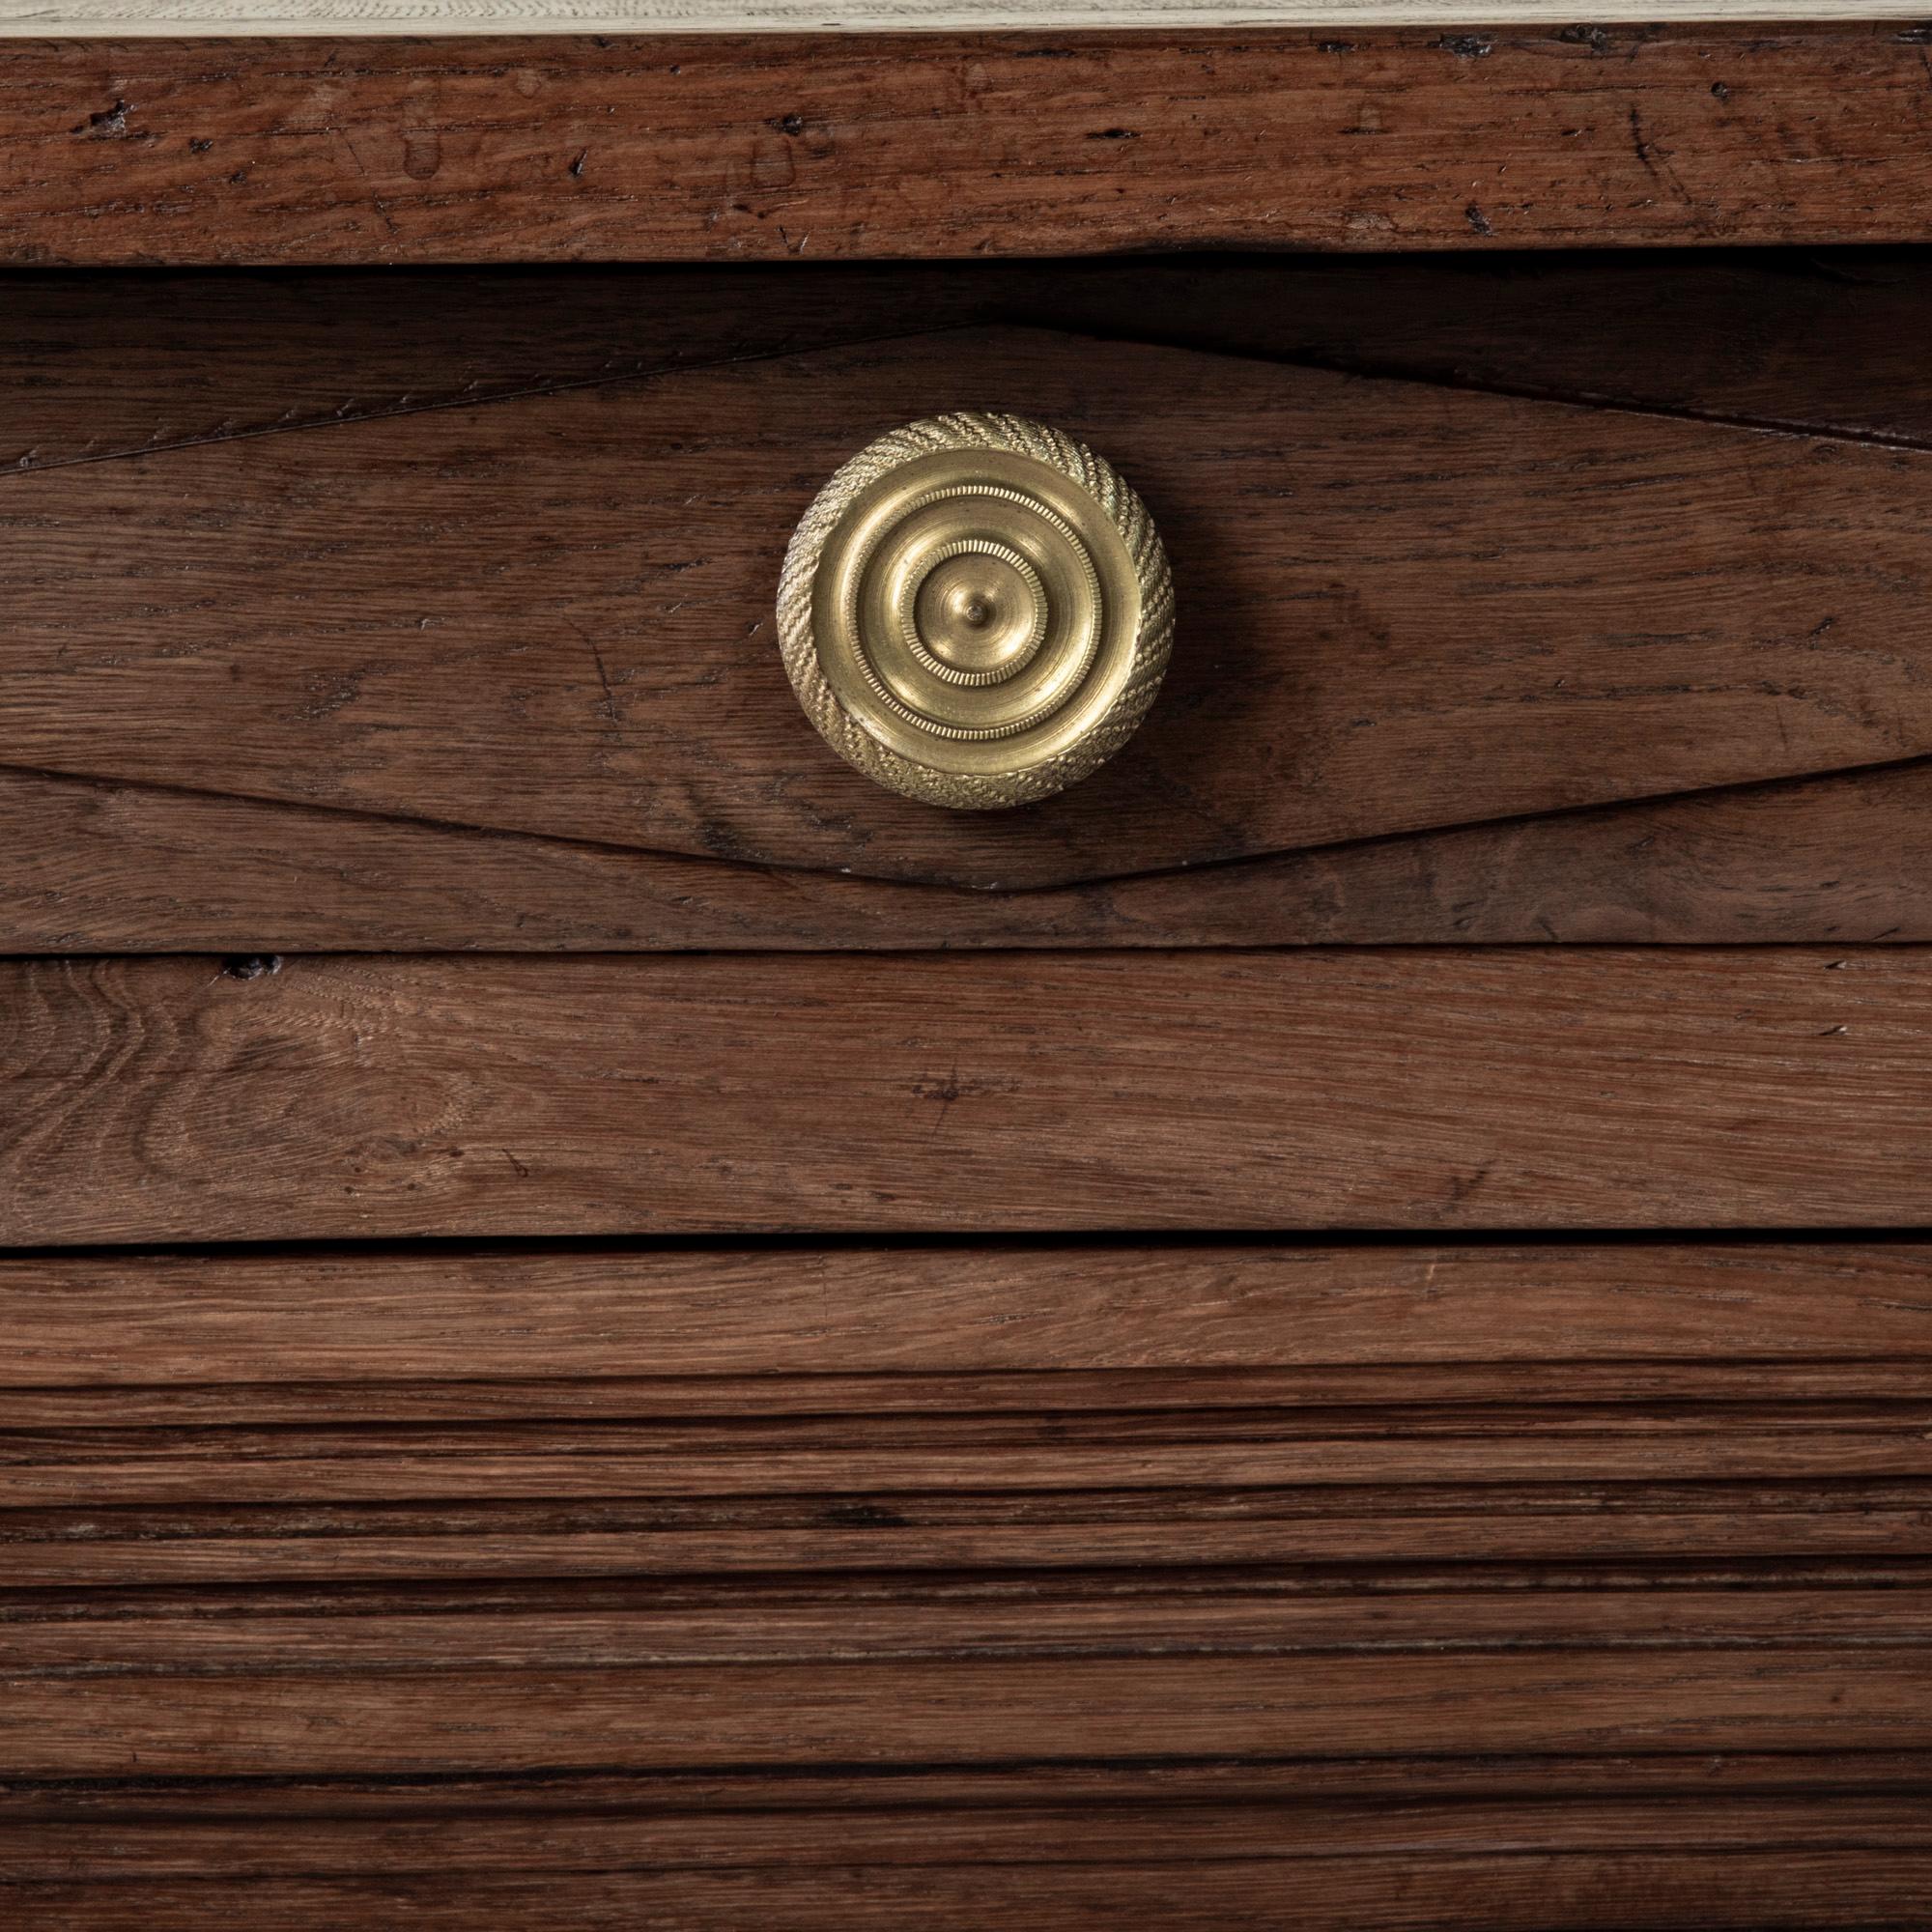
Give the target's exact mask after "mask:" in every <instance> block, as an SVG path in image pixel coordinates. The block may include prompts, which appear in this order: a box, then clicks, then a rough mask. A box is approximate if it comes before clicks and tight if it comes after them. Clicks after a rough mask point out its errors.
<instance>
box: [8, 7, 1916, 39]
mask: <svg viewBox="0 0 1932 1932" xmlns="http://www.w3.org/2000/svg"><path fill="white" fill-rule="evenodd" d="M1928 18H1932V0H1264V4H1261V5H1255V6H1247V7H1240V6H1229V5H1228V4H1227V0H1032V3H1031V4H1029V0H848V4H841V0H0V38H15V39H19V38H27V37H36V38H39V37H47V38H56V37H79V38H83V39H84V38H89V37H97V36H98V37H109V36H111V37H113V38H116V39H122V38H138V37H146V38H156V39H158V38H165V37H169V36H180V37H183V38H186V37H189V36H193V35H236V34H239V35H268V34H291V35H323V34H421V35H441V34H589V33H653V32H657V33H739V34H742V33H767V32H781V33H810V32H819V33H826V32H830V33H867V32H870V33H882V32H906V31H921V32H931V33H940V32H948V31H952V32H958V31H969V32H970V31H975V30H978V31H1006V32H1018V31H1025V32H1049V33H1051V32H1064V31H1070V30H1073V29H1078V28H1083V27H1085V28H1122V27H1166V28H1189V29H1193V28H1202V27H1270V26H1274V27H1331V26H1332V27H1371V26H1443V27H1447V26H1482V27H1506V26H1515V25H1531V24H1545V25H1569V24H1572V23H1574V22H1578V21H1582V22H1586V23H1588V24H1591V25H1596V24H1605V25H1610V24H1618V23H1625V24H1628V23H1633V22H1659V23H1661V22H1666V21H1703V22H1719V21H1727V20H1728V21H1743V22H1748V21H1759V22H1772V21H1812V22H1826V23H1829V22H1832V21H1841V22H1852V21H1859V20H1924V19H1928Z"/></svg>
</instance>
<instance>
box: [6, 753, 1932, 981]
mask: <svg viewBox="0 0 1932 1932" xmlns="http://www.w3.org/2000/svg"><path fill="white" fill-rule="evenodd" d="M0 849H4V850H5V851H6V853H7V855H8V856H7V859H6V861H5V863H4V865H0V951H4V952H13V953H50V954H66V953H72V952H184V951H200V950H204V949H206V950H213V951H219V952H225V953H228V954H230V955H233V956H235V957H237V958H246V957H268V956H270V955H274V954H279V953H284V952H319V951H327V952H388V951H424V950H428V951H440V952H464V951H477V950H481V951H486V952H706V951H710V952H753V951H762V952H824V951H853V952H908V951H921V950H927V949H941V950H945V949H974V950H983V949H988V948H999V947H1029V948H1031V947H1099V946H1104V947H1116V948H1128V947H1131V948H1147V947H1180V946H1307V945H1321V946H1332V945H1342V946H1390V945H1459V944H1466V945H1544V944H1548V943H1551V942H1559V941H1560V942H1564V943H1590V944H1612V945H1623V944H1635V945H1643V944H1650V945H1658V944H1664V945H1701V946H1713V945H1726V944H1735V945H1757V944H1805V943H1817V944H1837V945H1848V944H1865V943H1870V942H1874V941H1877V942H1926V941H1932V768H1928V767H1927V766H1925V765H1922V764H1909V765H1902V766H1897V767H1894V768H1891V769H1889V770H1881V771H1869V772H1856V773H1845V774H1840V775H1836V776H1833V777H1831V778H1822V779H1804V780H1794V781H1785V782H1782V783H1776V784H1771V785H1762V786H1745V787H1740V788H1737V789H1734V790H1727V791H1719V792H1714V793H1704V794H1697V795H1693V796H1690V797H1687V798H1680V799H1668V800H1658V801H1651V802H1646V803H1639V804H1633V805H1627V806H1615V807H1610V808H1606V809H1603V810H1595V811H1575V812H1564V813H1559V814H1555V815H1552V816H1549V817H1545V818H1535V819H1519V820H1515V821H1512V822H1510V823H1508V824H1503V825H1482V826H1469V827H1463V828H1458V829H1453V830H1447V831H1441V832H1434V833H1424V834H1418V835H1415V836H1412V837H1409V838H1388V839H1380V840H1375V841H1371V842H1367V843H1363V844H1356V845H1341V846H1329V847H1326V848H1323V849H1321V850H1320V851H1314V852H1302V853H1292V854H1286V855H1283V856H1279V857H1276V858H1271V859H1259V860H1250V861H1246V862H1243V863H1238V864H1235V865H1227V866H1213V867H1203V868H1198V869H1194V870H1189V871H1182V872H1167V873H1156V874H1152V875H1150V876H1147V877H1143V878H1138V879H1115V880H1109V881H1106V882H1104V883H1098V884H1091V885H1085V886H1075V887H1070V888H1067V889H1065V890H1063V891H1037V892H1030V893H973V892H966V891H958V890H952V889H949V888H946V887H940V886H918V885H903V884H897V883H895V882H892V881H887V880H870V879H854V878H837V877H832V876H829V875H826V874H824V873H818V872H811V871H776V870H772V869H768V868H765V867H752V866H742V865H733V864H730V863H727V862H725V861H722V860H705V859H686V858H680V857H677V856H675V855H673V854H668V853H657V852H622V851H616V850H613V849H611V848H610V847H605V846H597V845H591V844H582V843H577V842H573V841H571V840H568V839H556V838H533V837H528V836H522V835H514V834H505V833H484V832H472V831H465V830H463V829H461V828H459V827H452V826H430V825H412V824H410V823H408V822H406V821H403V820H398V819H386V818H379V817H374V816H370V815H365V814H360V813H355V812H342V811H332V810H316V809H312V808H307V807H300V806H290V805H280V804H271V803H269V802H267V801H264V800H256V799H234V798H220V797H214V796H206V795H197V794H192V793H186V792H170V791H166V790H162V789H159V788H157V787H154V786H149V785H124V784H114V783H108V782H100V781H90V780H81V779H56V778H45V777H42V776H39V775H36V774H25V773H10V772H5V771H0Z"/></svg>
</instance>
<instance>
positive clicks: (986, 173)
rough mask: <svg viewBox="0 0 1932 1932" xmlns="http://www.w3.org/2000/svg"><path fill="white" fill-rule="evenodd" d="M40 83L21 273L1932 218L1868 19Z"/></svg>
mask: <svg viewBox="0 0 1932 1932" xmlns="http://www.w3.org/2000/svg"><path fill="white" fill-rule="evenodd" d="M14 48H15V49H16V51H14V53H12V54H11V55H10V62H9V71H8V73H7V75H6V76H5V78H4V80H0V140H5V141H6V142H7V143H8V145H9V147H10V148H11V149H12V151H13V153H14V155H15V156H16V157H17V161H18V165H17V167H16V171H15V177H14V182H13V184H12V185H11V187H10V188H9V189H8V190H7V191H6V192H4V194H0V217H4V218H5V226H4V230H0V232H4V233H5V235H6V237H7V241H6V242H5V244H4V248H0V259H4V260H8V261H11V262H13V263H14V264H16V265H17V264H32V263H43V264H45V263H59V262H68V263H75V264H95V265H115V264H119V265H128V264H136V263H151V264H152V263H168V262H173V263H182V264H185V263H195V262H236V263H323V262H339V263H349V262H358V261H360V262H379V261H380V262H389V261H420V262H429V261H442V262H458V261H467V262H472V263H481V262H490V261H516V260H527V261H561V260H591V259H603V260H639V261H641V260H685V261H694V260H707V259H709V260H726V259H757V258H763V259H769V260H780V261H782V260H797V259H799V258H801V257H802V256H804V255H806V254H807V253H808V251H809V252H810V254H811V255H812V256H813V257H814V258H818V259H825V258H834V257H840V256H843V257H849V258H870V259H885V258H891V257H895V256H897V257H915V256H928V257H948V256H953V257H976V258H977V257H983V256H987V255H1003V254H1004V255H1046V254H1072V253H1107V252H1116V251H1122V250H1132V249H1146V248H1178V247H1200V246H1210V245H1234V246H1252V247H1282V248H1336V249H1354V250H1370V251H1376V250H1387V249H1401V248H1406V249H1441V248H1501V247H1509V246H1518V247H1536V246H1570V247H1574V246H1580V245H1590V244H1592V243H1598V244H1606V245H1631V244H1636V243H1643V242H1652V243H1664V244H1683V243H1690V242H1722V243H1748V242H1788V243H1804V244H1812V245H1816V244H1821V243H1826V242H1833V241H1912V240H1922V239H1924V237H1925V235H1926V233H1927V227H1926V219H1925V214H1924V210H1925V208H1926V206H1927V205H1928V201H1932V195H1928V185H1932V156H1928V155H1927V154H1926V152H1925V150H1924V144H1923V142H1922V139H1921V138H1920V135H1921V133H1922V128H1921V124H1920V116H1921V114H1922V92H1923V84H1924V83H1923V68H1922V62H1923V57H1924V50H1925V40H1924V35H1923V33H1922V31H1921V30H1920V29H1918V28H1914V27H1905V26H1901V25H1899V24H1898V23H1897V22H1896V21H1885V20H1875V19H1868V18H1861V19H1859V20H1857V21H1852V22H1837V23H1833V24H1819V25H1812V24H1807V25H1777V26H1768V25H1764V24H1759V25H1753V26H1742V25H1722V24H1682V25H1677V26H1671V27H1641V26H1633V27H1620V26H1593V27H1564V28H1554V29H1552V28H1548V27H1539V26H1530V27H1521V28H1512V27H1498V28H1492V29H1481V30H1475V31H1471V32H1468V33H1460V34H1459V33H1442V32H1432V31H1431V30H1430V29H1428V28H1420V27H1410V28H1400V27H1378V28H1371V29H1363V30H1360V31H1359V32H1357V33H1355V34H1354V35H1353V36H1352V37H1351V38H1347V39H1344V38H1341V37H1340V36H1339V35H1338V34H1337V33H1336V32H1335V31H1334V30H1332V29H1331V30H1326V31H1324V30H1322V29H1319V28H1301V29H1281V28H1272V27H1269V28H1259V29H1246V30H1228V29H1224V30H1218V31H1217V30H1202V31H1196V32H1190V33H1188V34H1186V35H1185V36H1182V35H1180V34H1179V33H1175V34H1160V35H1151V34H1147V33H1145V32H1126V33H1121V32H1114V33H1091V32H1080V33H1071V34H1067V33H1056V34H1039V33H1030V34H1013V33H1004V34H972V35H959V34H946V33H937V32H935V33H913V34H909V33H894V34H880V35H873V34H862V35H839V34H831V35H826V34H819V35H796V36H792V35H777V36H772V35H757V36H728V35H692V36H677V37H662V36H634V37H627V38H611V37H606V36H602V35H582V36H561V37H558V36H552V37H545V38H524V39H508V40H505V39H494V38H493V39H460V40H451V41H418V40H410V39H403V38H386V39H385V38H373V39H366V40H355V39H348V40H327V41H313V40H306V41H305V40H274V39H270V40H248V39H228V40H193V41H172V40H169V41H163V40H122V41H93V40H68V41H19V42H16V43H14ZM318 101H322V102H324V103H325V104H326V106H327V112H326V113H325V114H323V115H320V116H319V115H317V114H316V113H315V112H314V109H315V106H316V105H317V103H318ZM1365 111H1366V113H1367V114H1368V116H1369V119H1368V120H1367V121H1365V120H1364V118H1363V117H1364V112H1365ZM1389 133H1397V134H1400V135H1404V136H1406V138H1404V139H1400V140H1397V141H1395V142H1392V143H1391V142H1387V141H1382V140H1377V139H1364V138H1362V137H1363V136H1365V135H1378V134H1382V135H1385V134H1389ZM1418 151H1422V152H1426V153H1427V155H1428V157H1429V159H1428V164H1427V165H1426V166H1425V167H1424V168H1423V169H1422V170H1420V171H1418V169H1417V167H1416V164H1415V161H1414V158H1413V157H1414V156H1415V155H1416V154H1417V153H1418ZM1263 157H1265V164H1262V160H1263Z"/></svg>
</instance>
